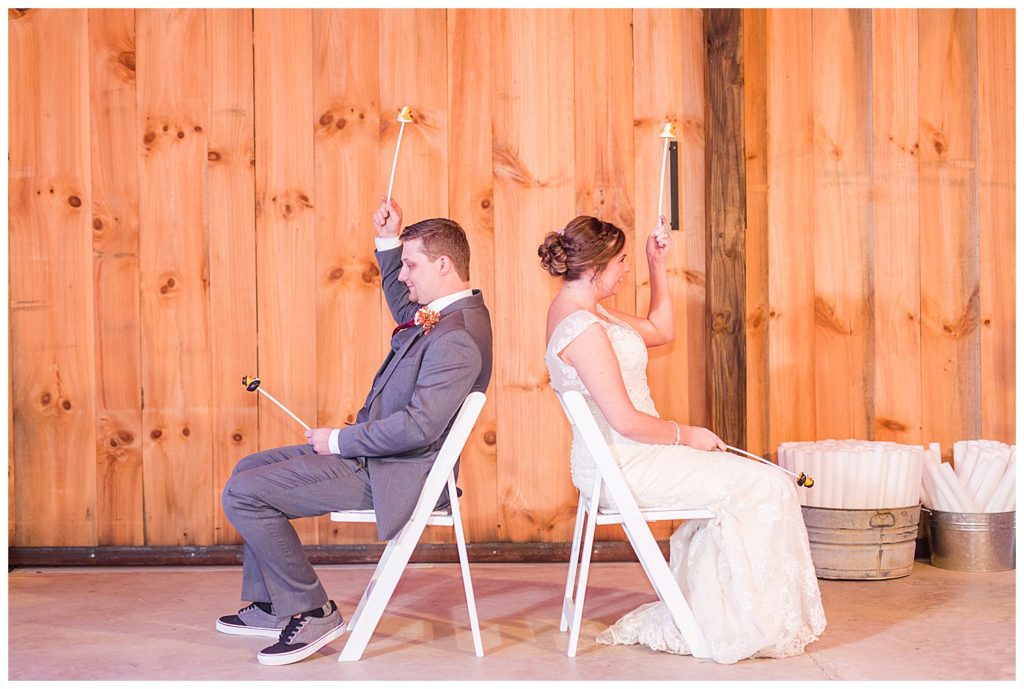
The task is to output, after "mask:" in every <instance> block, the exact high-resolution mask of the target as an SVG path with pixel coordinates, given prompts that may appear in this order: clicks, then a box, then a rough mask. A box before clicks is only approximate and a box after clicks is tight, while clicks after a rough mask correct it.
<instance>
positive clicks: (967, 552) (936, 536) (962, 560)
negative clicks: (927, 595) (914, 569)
mask: <svg viewBox="0 0 1024 689" xmlns="http://www.w3.org/2000/svg"><path fill="white" fill-rule="evenodd" d="M1016 517H1017V513H1016V512H942V511H939V510H932V511H931V516H930V517H929V519H928V545H929V547H930V549H931V561H932V564H933V565H935V566H936V567H941V568H942V569H954V570H957V571H961V572H1003V571H1006V570H1008V569H1014V568H1015V567H1016V560H1017V527H1016Z"/></svg>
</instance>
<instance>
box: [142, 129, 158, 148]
mask: <svg viewBox="0 0 1024 689" xmlns="http://www.w3.org/2000/svg"><path fill="white" fill-rule="evenodd" d="M155 138H156V132H146V135H145V136H144V137H142V143H144V144H146V145H147V146H148V145H149V144H151V143H153V139H155Z"/></svg>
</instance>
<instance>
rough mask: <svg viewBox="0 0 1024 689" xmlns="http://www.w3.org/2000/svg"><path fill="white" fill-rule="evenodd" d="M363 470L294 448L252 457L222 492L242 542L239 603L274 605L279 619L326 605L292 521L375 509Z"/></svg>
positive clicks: (341, 459)
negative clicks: (241, 601) (338, 511)
mask: <svg viewBox="0 0 1024 689" xmlns="http://www.w3.org/2000/svg"><path fill="white" fill-rule="evenodd" d="M367 472H368V469H367V468H365V467H363V466H362V465H361V464H360V462H359V461H357V460H355V459H348V458H346V457H340V456H338V455H318V454H315V453H314V452H313V448H312V447H310V446H309V445H292V446H289V447H281V448H277V449H274V450H266V451H264V452H257V453H256V454H253V455H249V456H248V457H245V458H243V459H241V460H239V462H238V464H236V465H235V468H234V471H232V473H231V478H229V479H228V482H227V484H226V485H225V486H224V492H223V494H222V496H221V503H222V505H223V507H224V515H225V516H226V517H227V518H228V521H230V522H231V523H232V525H234V527H235V528H236V529H238V532H239V533H240V534H241V535H242V538H244V539H245V545H244V547H243V556H242V600H246V601H258V602H261V603H270V604H271V605H273V608H274V614H275V615H276V616H279V617H283V616H285V615H295V614H298V613H301V612H306V611H307V610H313V609H314V608H317V607H320V606H322V605H323V604H324V603H326V602H327V593H326V592H325V591H324V588H323V586H322V585H321V583H320V579H319V578H317V576H316V573H315V572H314V571H313V566H312V565H311V564H309V560H308V559H307V558H306V554H305V553H304V552H303V550H302V543H301V541H299V536H298V534H297V533H295V529H294V528H293V527H292V525H291V522H290V520H292V519H296V518H298V517H315V516H318V515H321V514H326V513H328V512H333V511H335V510H366V509H373V499H372V497H371V493H370V479H369V475H368V473H367Z"/></svg>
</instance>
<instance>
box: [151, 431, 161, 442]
mask: <svg viewBox="0 0 1024 689" xmlns="http://www.w3.org/2000/svg"><path fill="white" fill-rule="evenodd" d="M162 435H163V432H162V431H159V430H156V431H153V432H151V433H150V434H149V437H150V438H152V439H153V440H157V439H158V438H159V437H160V436H162Z"/></svg>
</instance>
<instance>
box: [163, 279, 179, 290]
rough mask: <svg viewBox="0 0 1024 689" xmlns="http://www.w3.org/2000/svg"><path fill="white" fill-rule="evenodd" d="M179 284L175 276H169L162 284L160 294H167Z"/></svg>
mask: <svg viewBox="0 0 1024 689" xmlns="http://www.w3.org/2000/svg"><path fill="white" fill-rule="evenodd" d="M177 284H178V283H177V282H175V280H174V278H167V280H166V281H165V282H164V284H162V285H160V294H167V293H168V292H170V291H171V290H172V289H174V286H175V285H177Z"/></svg>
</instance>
